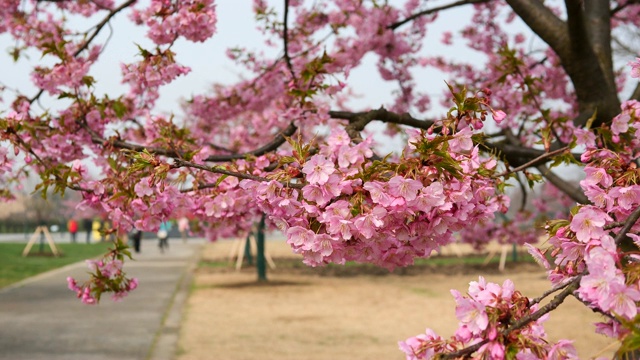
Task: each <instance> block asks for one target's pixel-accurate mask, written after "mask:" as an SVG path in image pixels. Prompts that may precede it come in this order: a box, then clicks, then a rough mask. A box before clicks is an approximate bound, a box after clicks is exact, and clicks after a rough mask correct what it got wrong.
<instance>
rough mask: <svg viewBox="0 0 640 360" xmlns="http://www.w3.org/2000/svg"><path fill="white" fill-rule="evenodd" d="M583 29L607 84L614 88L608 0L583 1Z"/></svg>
mask: <svg viewBox="0 0 640 360" xmlns="http://www.w3.org/2000/svg"><path fill="white" fill-rule="evenodd" d="M584 12H585V15H586V18H585V26H584V27H585V28H586V29H585V30H586V31H587V34H588V36H589V42H590V44H591V47H592V48H593V51H594V52H595V55H596V58H597V60H598V63H599V64H600V67H601V68H602V72H603V73H604V77H605V79H606V80H607V85H609V86H610V87H611V88H612V89H615V88H616V85H615V75H614V73H613V59H612V57H611V56H612V53H611V15H610V13H609V0H591V1H585V2H584Z"/></svg>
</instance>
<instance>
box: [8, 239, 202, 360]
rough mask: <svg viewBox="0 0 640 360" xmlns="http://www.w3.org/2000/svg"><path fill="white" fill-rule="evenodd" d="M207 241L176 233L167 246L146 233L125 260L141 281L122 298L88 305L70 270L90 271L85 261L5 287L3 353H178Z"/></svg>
mask: <svg viewBox="0 0 640 360" xmlns="http://www.w3.org/2000/svg"><path fill="white" fill-rule="evenodd" d="M203 243H204V241H203V240H201V239H199V240H196V239H190V240H189V241H188V242H187V243H186V244H183V243H182V241H181V240H179V239H170V240H169V246H170V248H169V250H168V251H166V252H165V253H164V254H161V253H160V252H159V251H158V248H157V241H156V240H143V242H142V249H141V250H142V251H141V253H140V254H137V255H136V256H135V259H136V260H135V261H128V262H127V263H126V264H125V269H126V270H127V272H128V274H129V275H130V276H134V277H137V278H138V279H139V281H140V286H139V287H138V289H136V290H135V291H134V292H132V293H131V294H129V295H128V296H127V297H125V298H124V300H123V301H121V302H117V303H116V302H113V301H112V300H111V298H110V296H108V295H107V296H105V297H104V298H103V299H102V300H101V302H100V304H99V305H97V306H88V305H84V304H82V303H81V302H80V301H79V300H78V299H76V297H75V294H74V293H73V292H71V291H70V290H68V289H67V286H66V278H67V276H73V277H75V278H76V279H78V280H79V281H83V280H84V279H87V277H88V276H87V268H86V265H85V264H84V262H81V263H76V264H72V265H70V266H67V267H64V268H61V269H57V270H54V271H51V272H48V273H45V274H41V275H38V276H36V277H33V278H30V279H27V280H25V281H23V282H21V283H19V284H16V285H13V286H10V287H8V288H4V289H0V359H1V360H5V359H6V360H9V359H11V360H21V359H25V360H27V359H28V360H45V359H46V360H62V359H64V360H76V359H84V360H103V359H105V360H106V359H118V360H134V359H135V360H144V359H151V360H165V359H166V360H171V359H172V358H173V356H174V354H175V352H176V344H177V339H178V330H179V325H180V317H181V314H182V307H183V304H184V303H185V300H186V297H187V294H188V289H189V285H190V280H191V270H192V269H193V267H194V266H195V264H196V260H197V258H198V254H199V251H198V250H199V248H200V247H201V246H202V244H203ZM0 266H2V265H1V264H0Z"/></svg>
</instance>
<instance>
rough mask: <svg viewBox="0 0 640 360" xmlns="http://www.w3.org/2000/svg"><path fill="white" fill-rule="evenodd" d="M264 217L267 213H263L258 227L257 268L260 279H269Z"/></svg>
mask: <svg viewBox="0 0 640 360" xmlns="http://www.w3.org/2000/svg"><path fill="white" fill-rule="evenodd" d="M264 218H265V215H262V217H261V218H260V223H258V228H257V229H256V243H257V248H258V253H257V255H256V269H257V271H258V281H267V267H266V260H265V257H264V227H265V226H264Z"/></svg>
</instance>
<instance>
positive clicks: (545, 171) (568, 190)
mask: <svg viewBox="0 0 640 360" xmlns="http://www.w3.org/2000/svg"><path fill="white" fill-rule="evenodd" d="M536 169H538V171H539V172H540V175H542V176H544V177H545V178H546V179H547V180H549V182H550V183H552V184H553V186H555V187H557V188H558V189H559V190H560V191H562V192H563V193H565V194H566V195H567V196H569V197H570V198H571V199H572V200H574V201H575V202H577V203H579V204H589V203H590V202H589V199H588V198H587V197H586V196H585V195H584V193H583V192H582V191H580V188H579V187H575V186H573V185H571V184H569V183H568V182H566V181H564V180H563V179H562V178H561V177H559V176H558V175H556V174H555V173H554V172H553V171H551V170H550V169H549V168H547V167H546V166H544V165H538V166H536Z"/></svg>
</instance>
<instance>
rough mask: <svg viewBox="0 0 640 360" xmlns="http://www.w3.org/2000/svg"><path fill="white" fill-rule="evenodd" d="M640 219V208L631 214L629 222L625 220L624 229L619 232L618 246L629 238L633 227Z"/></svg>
mask: <svg viewBox="0 0 640 360" xmlns="http://www.w3.org/2000/svg"><path fill="white" fill-rule="evenodd" d="M639 218H640V207H638V208H636V209H635V210H634V211H633V212H632V213H631V215H629V217H628V218H627V220H625V222H624V227H623V228H622V229H620V231H619V232H618V235H616V239H615V241H616V244H618V245H620V243H621V242H622V240H624V239H625V238H626V237H627V233H628V232H629V231H631V228H632V227H633V225H635V223H636V222H637V221H638V219H639Z"/></svg>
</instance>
